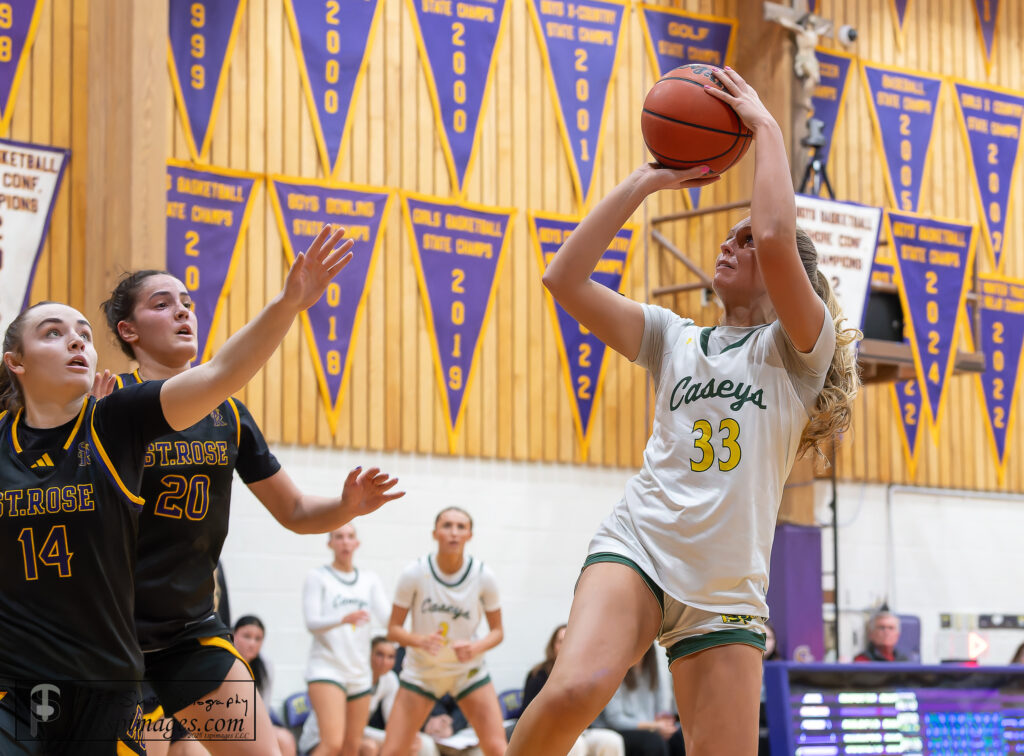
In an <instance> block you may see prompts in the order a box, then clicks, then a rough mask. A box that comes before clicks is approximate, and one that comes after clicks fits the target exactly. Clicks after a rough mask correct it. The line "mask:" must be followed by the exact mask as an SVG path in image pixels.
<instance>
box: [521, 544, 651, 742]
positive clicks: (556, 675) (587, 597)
mask: <svg viewBox="0 0 1024 756" xmlns="http://www.w3.org/2000/svg"><path fill="white" fill-rule="evenodd" d="M661 620H662V613H661V605H660V603H659V600H658V599H657V598H656V597H655V594H654V592H653V591H652V589H651V587H650V584H649V583H648V582H647V581H646V580H645V579H644V578H643V577H641V574H640V573H639V572H638V571H637V570H635V569H634V568H632V567H629V566H627V565H625V564H621V563H618V562H598V563H597V564H591V565H590V566H589V567H587V568H586V569H584V571H583V574H582V575H581V576H580V580H579V583H578V584H577V586H576V595H575V596H574V597H573V601H572V609H571V611H570V612H569V623H568V626H567V628H566V632H565V640H564V641H563V643H562V649H561V651H559V653H558V658H557V659H556V660H555V666H554V668H553V669H552V670H551V676H550V678H548V681H547V682H546V683H545V684H544V687H543V688H542V689H541V691H540V693H539V694H538V695H537V697H536V698H535V699H534V700H533V702H532V703H531V704H530V705H529V706H528V707H527V709H526V711H525V712H524V713H523V716H522V717H521V718H520V719H519V722H518V723H516V729H515V731H514V732H513V733H512V742H511V743H510V745H509V748H508V751H507V753H508V754H509V755H510V756H546V755H547V754H551V755H552V756H554V755H555V754H558V755H559V756H561V754H565V753H567V752H568V751H569V749H570V748H572V746H573V743H575V742H576V738H577V737H579V735H580V733H582V732H583V730H584V729H585V728H586V727H587V726H588V725H589V724H590V723H591V722H593V721H594V718H595V717H596V716H597V715H598V714H599V713H600V712H601V710H602V709H603V708H604V707H605V704H607V703H608V701H609V700H611V697H612V695H613V694H614V693H615V690H616V689H617V688H618V687H619V684H620V683H621V682H622V678H623V677H624V676H625V674H626V670H628V669H629V668H630V667H631V666H632V665H633V664H634V663H636V661H638V660H639V659H640V658H641V657H642V656H643V655H644V653H645V652H646V651H647V648H648V647H649V646H650V645H651V643H652V642H653V641H654V639H655V637H656V636H657V634H658V630H659V628H660V627H661Z"/></svg>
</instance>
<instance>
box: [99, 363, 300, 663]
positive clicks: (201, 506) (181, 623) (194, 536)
mask: <svg viewBox="0 0 1024 756" xmlns="http://www.w3.org/2000/svg"><path fill="white" fill-rule="evenodd" d="M141 381H142V379H141V377H140V376H139V373H138V371H135V372H133V373H123V374H121V375H119V376H118V386H119V387H121V386H130V385H132V384H137V383H139V382H141ZM144 465H145V467H144V471H143V475H142V489H141V490H142V496H143V498H144V499H145V500H146V504H145V507H144V508H143V510H142V514H141V518H140V522H139V545H138V561H137V563H136V567H135V627H136V631H137V633H138V637H139V643H140V644H141V645H142V649H143V650H144V651H155V650H158V649H161V648H167V647H168V646H171V645H173V644H175V643H176V642H178V641H181V640H187V639H190V638H200V637H205V636H210V635H216V634H218V633H220V632H222V631H224V630H225V629H226V628H225V627H224V625H223V624H222V623H221V622H220V620H219V619H218V618H217V616H216V613H215V608H214V590H215V582H216V581H215V578H214V569H215V568H216V567H217V561H218V559H220V552H221V548H222V547H223V545H224V539H225V538H227V534H228V520H229V515H230V512H231V483H232V474H233V473H234V471H235V470H236V469H237V470H238V473H239V476H240V477H241V478H242V480H243V481H244V482H245V483H255V482H257V481H260V480H264V479H266V478H268V477H270V476H271V475H273V474H274V473H276V472H277V471H278V470H279V469H280V468H281V465H280V464H279V463H278V461H277V459H276V458H275V457H274V455H273V454H272V453H271V452H270V450H269V449H268V448H267V444H266V441H265V440H264V439H263V434H262V433H261V432H260V429H259V427H258V426H257V425H256V422H255V421H254V420H253V418H252V415H250V414H249V410H247V409H246V407H245V405H244V404H242V403H241V402H240V401H238V400H237V399H227V400H225V401H224V402H222V403H221V405H220V406H219V407H218V408H217V409H215V410H214V411H213V412H211V413H210V414H209V415H207V416H206V417H205V418H203V419H202V420H200V421H199V422H198V423H196V424H195V425H193V426H192V427H191V428H187V429H186V430H183V431H175V432H173V433H170V434H168V435H166V436H162V437H161V438H159V439H157V440H156V441H153V442H152V443H151V444H150V445H149V447H148V448H147V449H146V456H145V463H144Z"/></svg>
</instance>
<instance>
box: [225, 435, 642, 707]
mask: <svg viewBox="0 0 1024 756" xmlns="http://www.w3.org/2000/svg"><path fill="white" fill-rule="evenodd" d="M274 453H275V454H276V455H277V457H278V459H279V460H280V461H281V464H282V465H283V466H284V467H285V469H286V470H287V471H288V473H289V475H291V476H292V478H293V479H294V480H295V481H296V482H297V484H298V485H299V486H301V487H302V488H303V490H305V491H309V492H311V493H321V494H333V493H337V492H338V491H339V490H340V488H341V483H342V481H344V479H345V476H346V475H347V474H348V471H349V470H350V469H352V468H353V467H355V466H356V465H363V466H364V467H367V466H370V465H377V466H380V467H382V468H383V469H385V470H387V471H388V472H394V473H395V474H397V475H398V476H399V478H400V484H399V487H400V488H401V489H402V490H405V491H406V492H407V493H406V496H405V497H404V498H402V499H399V500H398V501H396V502H393V503H391V504H389V505H387V506H385V507H383V508H382V509H380V510H378V511H377V512H375V513H374V514H372V515H370V516H369V517H364V518H360V519H358V520H356V521H355V525H356V528H357V532H358V534H359V539H360V541H361V546H360V550H359V551H358V552H357V553H356V565H357V566H358V567H360V568H363V569H368V570H373V571H374V572H376V573H377V574H378V575H380V577H381V579H382V580H383V582H384V586H385V588H386V589H387V590H388V591H391V590H392V589H393V588H394V585H395V580H396V579H397V577H398V574H399V573H400V572H401V570H402V568H404V567H405V565H406V564H408V563H409V562H410V561H412V560H413V559H414V558H416V557H417V556H419V555H422V554H426V553H428V552H431V551H433V547H434V546H435V545H436V544H435V543H434V541H433V540H432V539H431V532H432V530H433V526H434V517H435V516H436V515H437V513H438V512H439V511H440V510H441V509H443V508H444V507H446V506H458V507H462V508H463V509H465V510H466V511H468V512H469V513H470V514H471V515H472V516H473V520H474V536H473V540H471V541H470V542H469V545H468V546H467V551H468V552H469V553H470V554H472V555H473V556H474V557H477V558H481V559H483V560H484V561H485V562H486V563H488V564H489V565H490V566H491V568H492V569H493V570H494V572H495V574H496V575H497V578H498V585H499V588H500V589H501V603H502V615H503V623H504V627H505V641H504V642H503V643H502V644H501V645H500V646H498V647H497V648H496V649H494V650H492V651H491V652H490V653H489V654H488V655H487V663H488V667H489V669H490V672H491V677H492V679H493V680H494V682H495V685H496V686H497V688H498V690H499V691H501V690H504V689H506V688H518V687H522V684H523V681H524V679H525V677H526V672H527V670H528V669H529V668H530V667H531V666H533V665H534V664H536V663H537V662H538V661H540V660H541V659H542V658H543V656H544V646H545V644H546V643H547V640H548V638H549V637H550V634H551V631H552V629H553V628H554V627H555V625H557V624H559V623H561V622H564V621H565V620H566V618H567V616H568V613H569V605H570V602H571V600H572V590H573V585H574V583H575V581H576V578H577V577H578V576H579V571H580V567H581V566H582V564H583V560H584V558H585V557H586V554H587V545H588V544H589V542H590V537H591V536H592V535H593V533H594V531H595V530H596V529H597V526H598V525H599V524H600V522H601V520H603V519H604V517H605V516H606V515H607V514H608V512H609V511H610V510H611V508H612V506H613V505H614V504H615V502H616V501H617V500H618V498H619V497H620V496H621V495H622V491H623V488H624V486H625V482H626V480H627V478H628V477H629V475H630V474H631V472H632V471H629V470H621V469H617V470H600V469H594V468H590V467H580V466H569V465H548V464H525V463H509V462H495V461H486V460H469V459H453V458H447V457H438V458H433V457H422V456H409V455H397V454H375V453H363V452H347V451H334V450H323V449H311V448H301V447H275V448H274ZM332 556H333V555H332V554H331V552H330V551H329V550H328V549H327V538H326V536H321V535H303V536H300V535H296V534H294V533H291V532H290V531H287V530H285V529H284V528H282V527H281V526H280V525H279V524H278V523H277V522H276V521H275V520H274V519H273V518H272V517H271V516H270V515H269V514H268V513H267V511H266V510H265V509H264V508H263V506H262V505H261V504H260V503H259V502H258V501H257V500H256V499H255V497H253V495H252V494H251V493H250V492H249V490H248V488H246V487H245V486H244V485H243V484H242V483H241V482H240V481H238V479H237V478H236V480H235V487H234V497H233V501H232V505H231V529H230V533H229V535H228V539H227V542H226V543H225V545H224V552H223V554H222V563H223V565H224V570H225V573H226V576H227V582H228V591H229V594H230V600H231V614H232V618H233V619H237V618H238V617H240V616H241V615H243V614H257V615H259V616H260V618H261V619H262V620H263V621H264V623H265V624H266V626H267V636H266V641H265V643H264V656H266V657H267V658H269V659H270V660H271V662H272V664H273V665H274V676H275V681H274V691H273V698H274V699H275V700H276V701H280V700H281V699H283V698H284V697H285V696H286V695H288V694H289V693H292V692H294V691H297V690H300V689H301V688H303V687H304V683H303V673H304V670H305V663H306V654H307V652H308V650H309V639H310V636H309V633H308V632H307V631H306V629H305V626H304V624H303V619H302V597H301V594H302V584H303V581H304V580H305V576H306V573H307V572H308V571H309V570H310V569H311V568H313V567H316V566H317V565H320V564H324V563H326V562H328V561H330V560H331V559H332ZM610 623H611V625H610V626H611V627H614V618H611V619H610Z"/></svg>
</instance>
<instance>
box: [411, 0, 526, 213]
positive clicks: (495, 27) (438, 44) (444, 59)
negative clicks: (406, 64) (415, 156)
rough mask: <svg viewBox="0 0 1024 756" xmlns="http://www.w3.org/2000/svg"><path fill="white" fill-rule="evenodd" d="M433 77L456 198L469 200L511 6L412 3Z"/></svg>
mask: <svg viewBox="0 0 1024 756" xmlns="http://www.w3.org/2000/svg"><path fill="white" fill-rule="evenodd" d="M406 1H407V3H408V4H409V9H410V11H411V14H410V16H411V18H412V19H413V29H414V30H415V32H416V43H417V45H418V47H419V49H420V57H421V58H422V59H423V68H424V70H425V71H426V75H427V87H428V89H429V90H430V99H431V102H432V103H433V105H434V116H435V118H436V119H437V123H438V128H439V129H440V132H441V147H442V148H443V150H444V158H445V161H446V162H447V164H448V173H449V175H450V176H451V181H452V187H453V190H454V191H453V193H454V194H455V195H456V196H458V197H464V196H465V186H466V174H467V173H468V172H469V168H470V166H471V165H472V164H473V160H474V159H475V157H476V148H477V142H478V141H479V140H478V138H477V137H478V135H479V133H480V114H481V112H482V111H483V107H484V105H485V104H486V102H487V95H488V92H489V91H490V87H491V81H492V79H493V78H494V76H493V74H494V68H495V65H496V63H497V55H495V50H496V49H497V46H498V42H499V41H500V39H501V35H502V33H503V32H504V28H505V7H506V4H507V3H506V0H406Z"/></svg>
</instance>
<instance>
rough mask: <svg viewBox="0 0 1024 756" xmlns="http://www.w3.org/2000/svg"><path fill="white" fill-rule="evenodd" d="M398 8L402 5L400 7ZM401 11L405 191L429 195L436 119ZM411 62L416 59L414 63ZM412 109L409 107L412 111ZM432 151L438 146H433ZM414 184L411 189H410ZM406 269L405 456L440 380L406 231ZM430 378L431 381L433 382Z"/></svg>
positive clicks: (401, 386)
mask: <svg viewBox="0 0 1024 756" xmlns="http://www.w3.org/2000/svg"><path fill="white" fill-rule="evenodd" d="M396 4H397V3H396ZM400 11H401V17H402V22H401V33H402V50H403V51H407V52H403V53H402V54H401V60H402V90H401V91H402V111H401V113H402V117H401V119H400V123H401V124H402V129H401V144H402V169H401V170H400V172H399V180H400V182H401V183H400V184H399V185H400V186H402V187H403V188H406V189H413V190H417V191H423V189H424V187H423V186H422V184H423V182H422V180H421V176H422V174H423V172H424V169H423V165H422V164H423V161H424V160H425V159H426V155H425V152H426V150H424V149H423V147H422V145H421V144H420V143H419V140H418V138H419V136H420V134H421V132H426V133H427V134H428V136H429V137H430V139H433V138H434V129H435V128H436V126H435V123H434V118H433V114H432V113H430V112H429V108H426V109H425V108H424V107H423V105H422V104H421V99H422V98H424V97H426V92H425V90H423V83H422V81H421V79H422V74H421V73H420V70H419V63H418V60H417V58H416V53H415V52H414V51H415V49H416V47H415V45H416V43H415V41H414V35H413V30H412V20H411V19H409V18H407V17H406V16H407V15H408V14H409V10H408V6H407V5H406V4H405V3H402V4H401V6H400ZM409 58H411V60H409ZM406 106H408V107H406ZM431 146H432V144H431ZM410 184H411V186H410ZM401 250H402V256H401V265H400V268H399V276H400V281H401V286H402V289H401V297H400V301H401V305H400V306H401V308H402V309H401V313H402V319H401V334H400V337H401V344H402V352H401V362H400V364H399V365H396V368H397V370H398V374H399V375H400V377H401V378H400V382H399V386H398V391H399V396H398V397H396V399H397V401H398V406H399V407H401V420H402V426H401V436H400V438H401V441H400V443H401V447H400V448H401V450H402V451H405V452H411V451H415V450H416V449H417V442H418V428H419V426H420V424H421V423H420V422H418V421H419V417H418V411H419V407H420V406H421V405H422V403H423V396H424V392H423V386H424V384H425V383H426V384H428V385H429V387H431V388H432V389H433V390H435V391H436V390H437V389H436V388H433V387H434V386H435V382H436V380H437V378H436V377H435V375H434V371H433V366H432V365H431V366H430V369H429V371H428V372H423V370H422V369H423V361H422V360H420V359H419V338H420V336H419V325H418V324H419V319H420V317H421V315H420V308H421V307H422V306H423V305H422V303H421V301H420V293H419V291H418V290H417V287H416V278H415V276H414V275H413V259H412V255H413V249H412V242H411V240H410V239H409V237H408V234H407V233H406V230H405V228H404V226H403V228H402V233H401ZM428 376H429V377H428ZM431 400H432V395H431V394H429V392H428V393H427V401H431Z"/></svg>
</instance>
